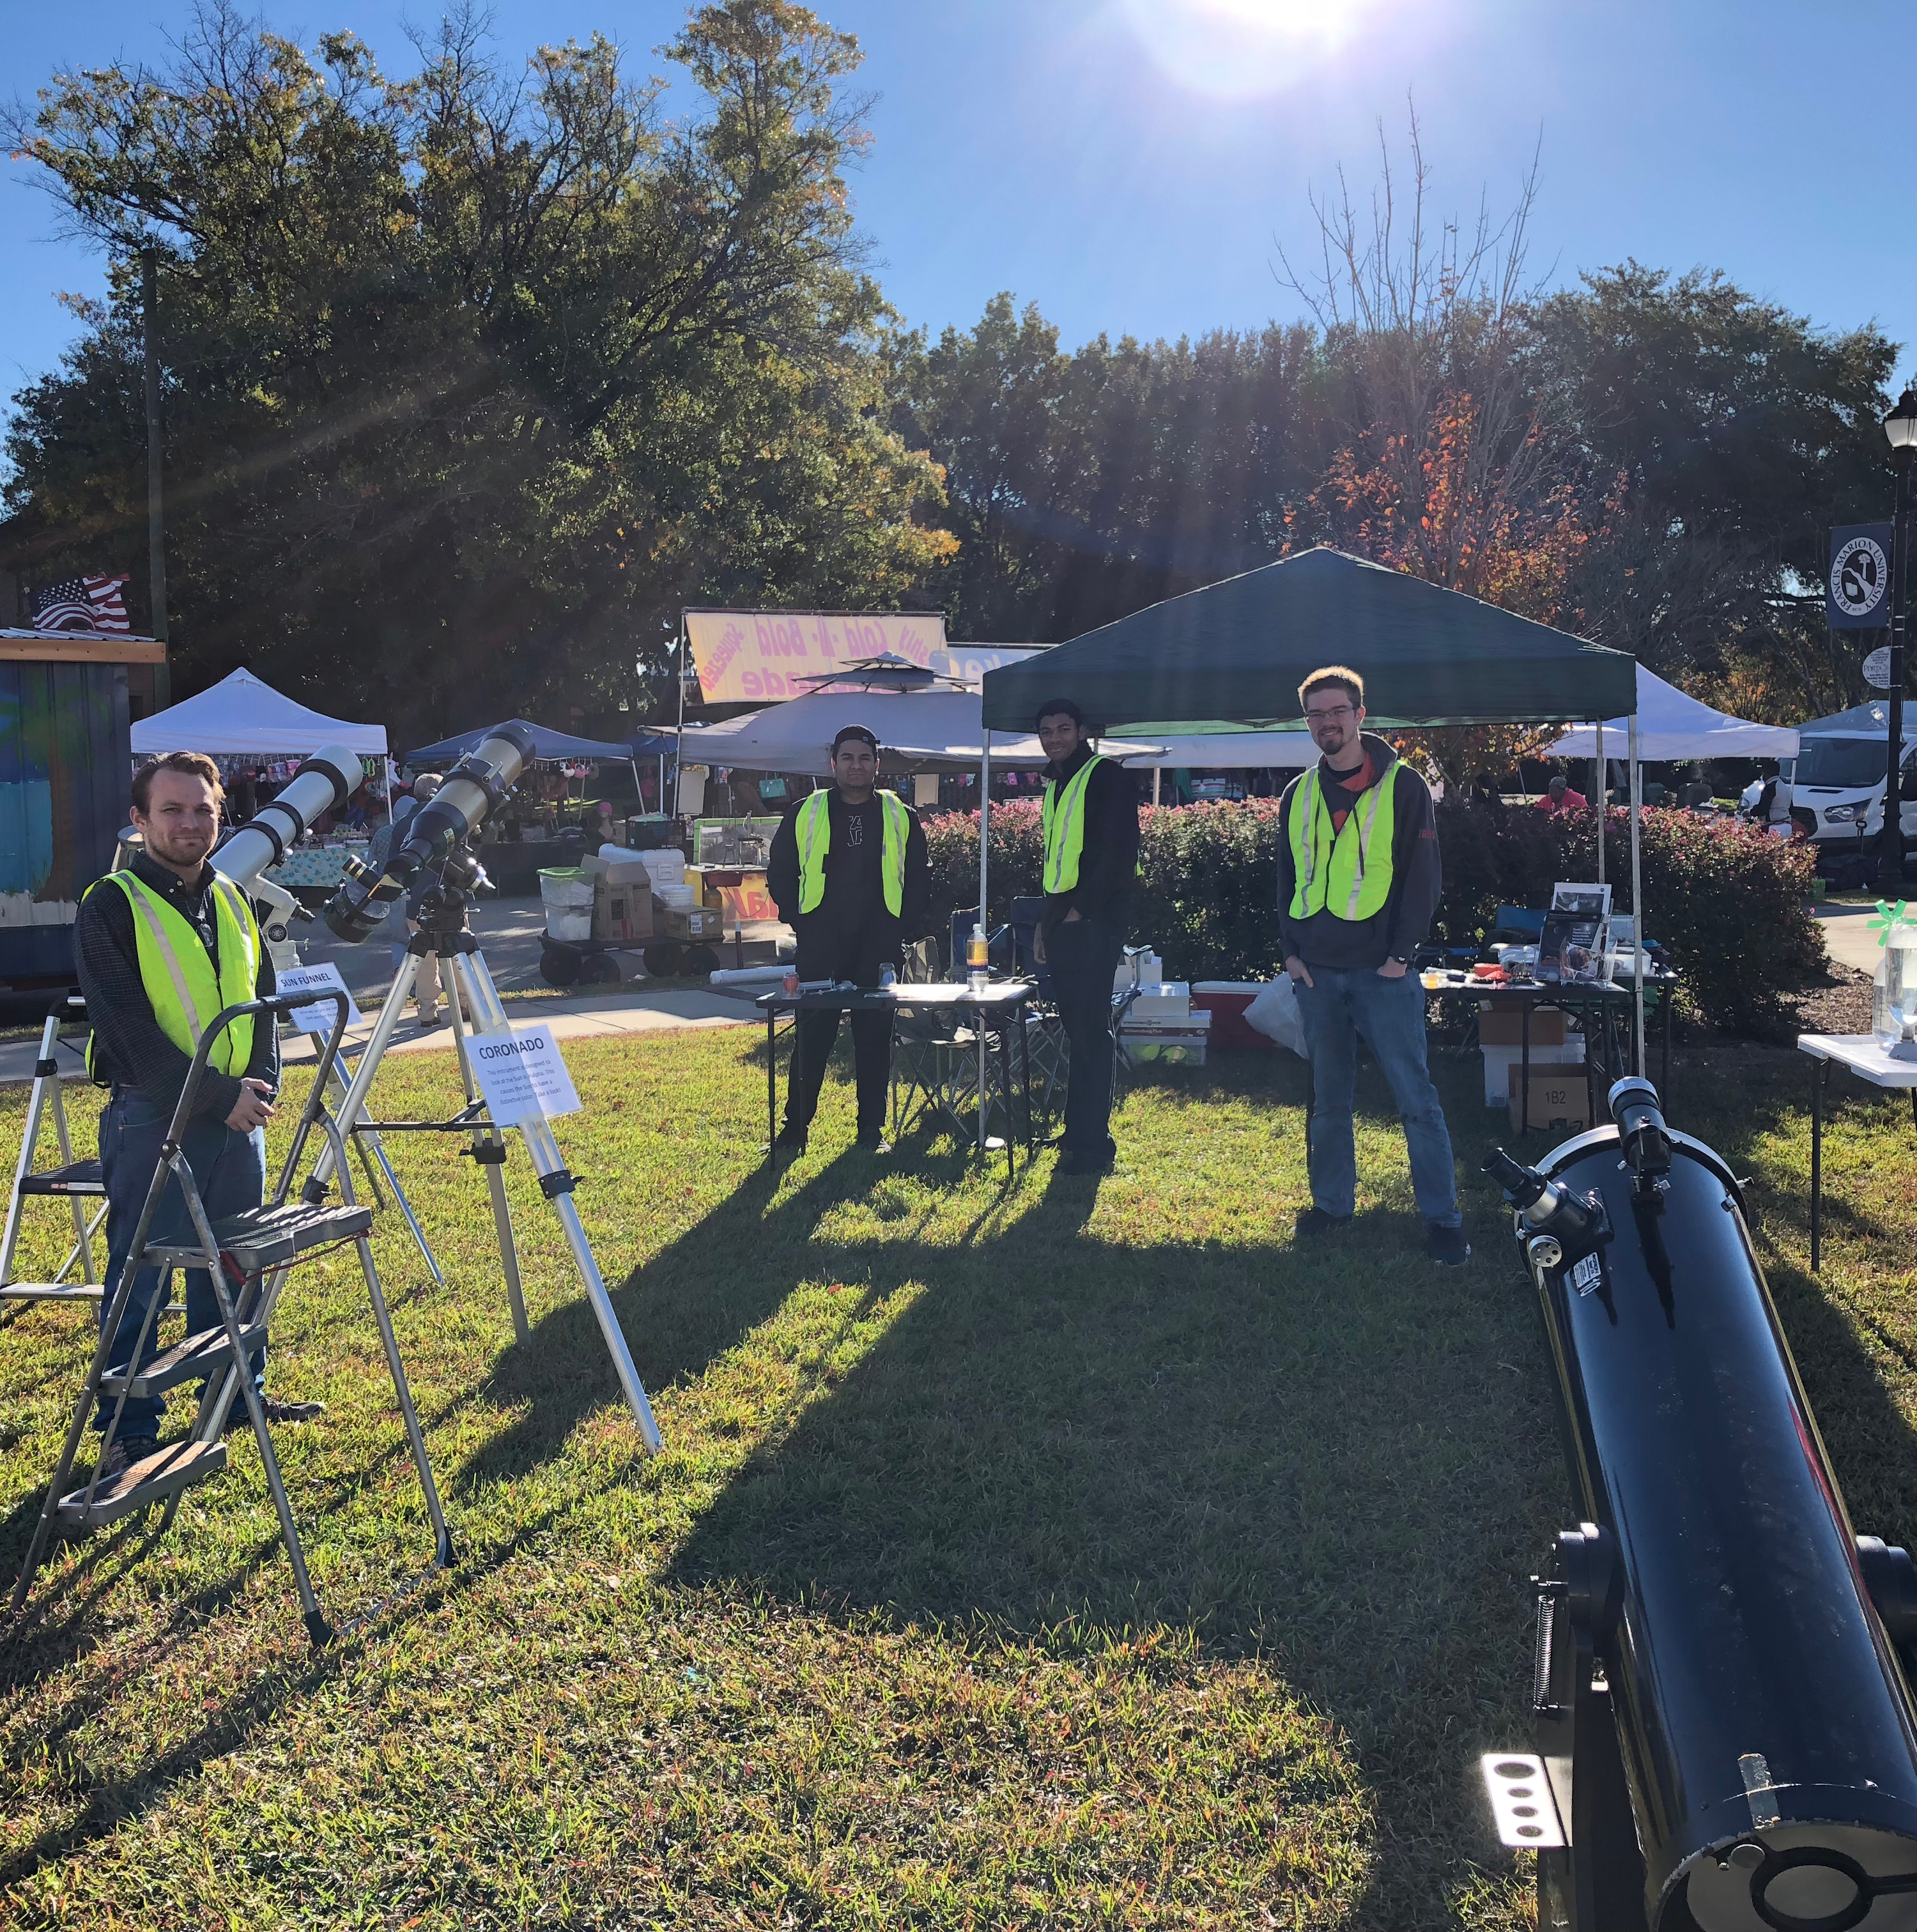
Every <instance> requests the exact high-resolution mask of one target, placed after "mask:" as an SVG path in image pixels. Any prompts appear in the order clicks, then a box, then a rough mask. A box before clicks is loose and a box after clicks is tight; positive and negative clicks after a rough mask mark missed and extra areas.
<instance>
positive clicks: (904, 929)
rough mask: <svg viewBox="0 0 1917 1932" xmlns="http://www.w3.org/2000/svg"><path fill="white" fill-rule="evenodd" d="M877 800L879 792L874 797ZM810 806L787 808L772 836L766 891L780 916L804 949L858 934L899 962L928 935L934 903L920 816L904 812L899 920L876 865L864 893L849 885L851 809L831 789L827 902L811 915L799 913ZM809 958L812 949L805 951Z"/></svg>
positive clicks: (908, 810) (866, 876)
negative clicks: (801, 823)
mask: <svg viewBox="0 0 1917 1932" xmlns="http://www.w3.org/2000/svg"><path fill="white" fill-rule="evenodd" d="M872 796H873V797H874V799H876V798H877V796H878V794H877V792H874V793H873V794H872ZM803 805H805V799H799V800H797V801H796V802H795V803H793V805H790V806H789V807H788V808H787V811H786V814H785V816H784V817H783V818H782V819H781V820H780V821H779V826H778V831H777V832H775V833H774V834H773V835H772V853H771V856H770V857H769V859H767V860H766V890H767V891H769V892H770V893H771V894H772V903H773V904H775V905H776V906H777V907H778V916H779V917H780V918H781V919H784V922H786V924H787V926H790V927H791V928H792V929H793V932H796V933H797V934H798V935H799V941H800V944H801V946H802V947H804V945H805V940H806V938H807V936H808V932H811V931H814V930H817V931H830V932H837V933H839V934H841V935H843V934H849V933H851V932H854V931H856V932H861V933H863V934H865V935H866V937H867V938H868V939H871V940H874V941H877V944H879V945H880V947H881V949H882V950H883V956H886V957H890V958H892V959H894V960H895V958H896V949H897V947H898V942H899V941H901V939H916V938H918V936H919V935H920V934H921V933H922V932H923V931H924V930H925V924H926V905H927V903H928V901H929V900H930V898H931V897H932V872H931V866H930V863H929V860H928V859H927V857H926V834H925V828H924V827H923V826H922V825H920V824H919V814H917V813H916V811H913V809H912V808H911V807H910V805H907V806H906V807H905V885H904V892H903V894H902V895H901V898H900V901H899V908H898V917H897V919H894V918H893V917H892V915H891V914H890V913H889V912H887V911H886V909H885V898H884V892H883V883H882V881H881V880H880V874H879V868H878V867H877V865H876V864H874V865H871V866H870V867H869V868H866V870H865V873H864V880H865V884H864V889H862V891H861V890H859V889H854V888H851V887H850V886H849V885H848V882H847V874H848V871H849V870H850V868H849V867H848V866H847V861H846V838H845V816H846V812H847V805H846V803H845V800H844V798H843V797H841V796H840V794H839V790H838V787H837V786H836V785H834V786H832V787H831V796H830V798H829V801H828V802H827V804H826V812H827V814H829V819H828V822H829V825H830V827H831V833H832V835H831V837H830V838H829V840H828V841H827V843H826V855H825V897H824V898H822V899H821V900H820V901H819V903H818V905H817V907H816V908H815V909H814V910H812V911H811V912H809V913H802V912H801V911H800V910H799V834H798V830H797V826H796V820H797V819H798V816H799V811H800V809H801V808H802V806H803ZM805 950H807V952H808V953H809V952H810V950H811V949H810V948H809V947H808V948H805Z"/></svg>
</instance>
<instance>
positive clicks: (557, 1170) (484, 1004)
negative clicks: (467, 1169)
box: [308, 885, 664, 1454]
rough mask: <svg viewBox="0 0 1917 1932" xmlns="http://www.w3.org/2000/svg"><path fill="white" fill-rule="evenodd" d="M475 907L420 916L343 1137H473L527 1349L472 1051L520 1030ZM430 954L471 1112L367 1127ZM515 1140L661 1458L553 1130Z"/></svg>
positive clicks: (520, 1126)
mask: <svg viewBox="0 0 1917 1932" xmlns="http://www.w3.org/2000/svg"><path fill="white" fill-rule="evenodd" d="M471 904H472V900H471V896H470V895H469V893H468V892H466V891H465V890H464V889H462V888H460V887H458V886H451V885H449V886H446V887H445V888H444V889H443V891H441V892H437V893H436V894H435V895H434V897H433V898H431V899H429V900H428V901H425V902H424V903H423V904H422V905H421V907H419V909H417V910H416V912H415V913H414V917H415V918H416V920H417V922H418V923H419V932H416V933H415V934H414V935H413V938H412V939H411V940H410V941H409V942H408V944H407V950H406V956H405V957H404V959H401V962H400V964H399V969H398V971H397V972H395V974H394V975H393V980H392V986H390V987H389V989H387V992H386V1004H384V1005H383V1007H381V1008H380V1017H379V1019H378V1020H377V1022H375V1024H374V1028H373V1031H372V1034H371V1036H370V1037H369V1038H368V1040H367V1043H366V1047H365V1052H362V1054H361V1055H360V1057H359V1065H358V1067H356V1068H355V1069H354V1071H353V1080H352V1083H351V1085H350V1086H349V1088H347V1094H346V1097H345V1098H344V1100H342V1101H341V1103H340V1106H339V1113H338V1122H339V1129H340V1132H341V1135H342V1136H362V1135H365V1134H368V1133H389V1134H390V1133H456V1134H466V1135H469V1136H471V1137H472V1145H471V1146H470V1147H469V1148H467V1149H466V1153H467V1154H468V1155H469V1157H470V1158H471V1159H472V1160H473V1161H475V1163H478V1166H481V1167H482V1168H483V1169H484V1170H485V1174H486V1184H487V1190H488V1191H489V1192H490V1195H491V1196H492V1203H493V1226H494V1229H496V1232H497V1234H498V1237H499V1262H500V1265H501V1267H502V1268H503V1270H504V1271H505V1283H506V1294H507V1297H508V1300H509V1301H511V1304H512V1325H513V1331H514V1334H515V1335H516V1336H517V1338H518V1340H520V1342H521V1343H526V1342H527V1341H529V1340H530V1339H531V1336H532V1330H531V1328H530V1326H529V1324H528V1322H527V1321H526V1297H525V1292H524V1289H523V1283H522V1280H521V1276H520V1265H519V1246H518V1243H517V1241H516V1240H515V1238H514V1235H513V1228H512V1210H511V1206H510V1205H508V1202H507V1200H506V1191H505V1174H504V1172H503V1169H504V1167H505V1158H506V1144H505V1133H504V1130H502V1129H501V1128H500V1127H499V1126H498V1124H496V1122H494V1121H493V1120H492V1119H491V1118H490V1117H489V1116H488V1115H487V1110H486V1103H485V1102H484V1100H483V1099H482V1098H481V1097H480V1094H479V1089H478V1082H477V1081H476V1080H475V1078H474V1076H473V1072H472V1058H471V1056H470V1055H469V1053H468V1052H467V1049H466V1040H467V1036H468V1034H469V1032H470V1034H472V1035H474V1036H476V1037H486V1036H489V1035H499V1034H504V1035H507V1036H510V1035H511V1031H512V1026H511V1022H510V1021H508V1019H507V1018H506V1013H505V1007H503V1006H502V1004H500V1001H499V991H498V989H497V988H496V987H495V986H494V985H493V977H492V975H491V974H490V973H489V972H488V971H487V968H486V962H485V959H484V956H483V955H482V954H481V952H480V950H479V942H478V941H477V940H476V939H475V938H473V936H472V929H471V927H470V926H469V924H468V923H467V913H468V911H469V908H470V906H471ZM428 953H436V954H437V956H438V958H439V971H440V990H441V991H442V992H443V994H444V995H445V998H446V1010H447V1012H448V1013H449V1016H451V1019H452V1029H453V1042H454V1045H455V1048H456V1049H457V1050H458V1055H459V1071H460V1082H461V1083H462V1085H463V1087H464V1088H465V1091H466V1105H465V1106H463V1108H462V1109H460V1112H458V1113H457V1114H456V1115H454V1116H453V1117H452V1119H451V1120H447V1121H368V1120H367V1119H365V1118H364V1116H365V1112H366V1103H367V1097H368V1094H369V1093H370V1092H371V1089H372V1085H373V1082H374V1078H375V1076H377V1074H378V1073H379V1071H380V1063H381V1062H382V1061H383V1060H384V1059H385V1058H386V1049H387V1048H388V1047H389V1046H390V1045H391V1044H392V1037H393V1034H394V1033H395V1031H396V1030H397V1028H398V1025H399V1023H400V1016H401V1012H402V1010H404V1007H405V1005H406V1002H407V998H408V996H409V995H410V994H411V993H412V991H413V983H414V981H415V980H416V978H417V977H418V976H419V962H420V961H421V960H422V959H423V958H424V957H425V956H426V955H427V954H428ZM516 1131H517V1133H518V1134H519V1135H520V1138H521V1139H523V1141H524V1142H525V1143H526V1152H527V1154H529V1155H530V1156H531V1157H532V1166H533V1168H534V1169H535V1172H537V1173H538V1177H539V1191H540V1193H542V1194H543V1195H544V1196H545V1197H546V1199H547V1200H548V1201H550V1202H551V1203H552V1204H553V1211H555V1212H556V1214H558V1216H559V1225H560V1226H561V1227H562V1229H563V1230H564V1231H565V1239H566V1245H567V1246H568V1247H570V1248H571V1250H572V1258H573V1259H574V1262H576V1263H577V1265H578V1269H579V1273H580V1278H581V1280H583V1282H584V1283H585V1285H586V1299H587V1300H588V1301H589V1302H590V1303H591V1304H592V1313H593V1315H594V1316H595V1318H596V1319H597V1320H598V1325H599V1333H600V1334H601V1336H602V1337H604V1341H605V1345H606V1352H607V1354H608V1355H610V1356H611V1357H612V1361H613V1368H614V1370H616V1372H617V1373H618V1376H619V1386H620V1388H622V1389H623V1390H624V1391H625V1400H626V1402H627V1403H628V1405H629V1406H630V1407H631V1410H632V1413H633V1415H634V1417H636V1418H637V1421H638V1424H639V1433H640V1439H642V1440H643V1442H644V1443H645V1445H646V1449H647V1450H648V1451H649V1452H651V1453H652V1454H658V1451H660V1450H661V1448H664V1439H663V1438H662V1437H661V1436H660V1434H659V1428H658V1424H657V1423H656V1422H655V1421H653V1419H652V1404H651V1403H650V1402H649V1401H648V1400H646V1391H645V1387H644V1385H643V1383H641V1382H640V1379H639V1371H638V1370H637V1367H635V1366H634V1362H633V1360H632V1352H631V1349H628V1347H627V1346H626V1343H625V1334H624V1333H623V1331H622V1330H621V1329H620V1328H619V1316H618V1315H617V1313H616V1312H615V1311H614V1310H613V1305H612V1298H611V1296H610V1295H608V1294H607V1292H606V1284H605V1280H604V1277H603V1276H602V1275H601V1274H600V1272H599V1265H598V1262H597V1261H596V1260H595V1259H594V1257H593V1254H592V1244H591V1243H590V1242H589V1241H588V1240H587V1239H586V1229H585V1226H584V1224H583V1223H582V1222H581V1221H580V1218H579V1210H578V1208H577V1206H576V1205H574V1201H573V1199H572V1190H573V1188H574V1184H575V1183H574V1177H573V1175H571V1172H569V1171H568V1169H567V1167H566V1165H565V1159H564V1157H562V1155H561V1154H560V1152H559V1143H558V1142H557V1141H556V1140H555V1139H553V1130H552V1128H551V1127H550V1125H549V1124H547V1122H546V1121H544V1120H543V1119H541V1118H537V1117H535V1118H532V1119H529V1120H523V1121H520V1122H518V1123H517V1127H516ZM338 1159H339V1156H338V1154H336V1153H335V1151H334V1150H332V1148H329V1149H328V1150H327V1151H326V1153H324V1154H322V1155H321V1156H320V1160H319V1162H318V1163H317V1166H315V1168H314V1178H313V1181H311V1183H309V1184H308V1185H309V1187H316V1186H317V1187H324V1186H325V1185H326V1182H327V1181H328V1180H329V1178H330V1177H331V1174H332V1167H333V1166H334V1164H335V1163H336V1161H337V1160H338Z"/></svg>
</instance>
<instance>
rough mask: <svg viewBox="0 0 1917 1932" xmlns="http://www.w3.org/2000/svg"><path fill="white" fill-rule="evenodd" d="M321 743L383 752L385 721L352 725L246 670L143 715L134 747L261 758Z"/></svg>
mask: <svg viewBox="0 0 1917 1932" xmlns="http://www.w3.org/2000/svg"><path fill="white" fill-rule="evenodd" d="M323 745H348V746H350V748H352V749H353V750H354V751H357V752H359V754H361V755H362V757H380V758H383V757H385V756H386V727H385V725H383V724H348V723H347V722H346V721H345V720H344V719H343V718H329V717H326V715H324V714H323V713H322V712H317V711H309V710H308V709H307V708H306V706H305V705H303V704H299V703H295V701H294V700H293V699H292V698H290V697H284V696H282V695H281V693H279V692H278V691H275V689H274V688H273V687H272V685H270V684H266V683H263V682H262V681H261V680H260V679H258V678H257V677H255V676H254V674H253V673H252V672H251V671H250V670H236V671H234V672H233V673H231V674H230V675H229V676H226V677H223V678H222V679H220V682H218V683H217V684H216V685H214V686H213V688H211V690H210V691H202V692H201V693H200V694H199V696H198V697H189V698H187V699H185V700H183V701H182V702H181V703H178V704H175V705H173V706H170V707H169V709H166V710H165V711H156V712H154V714H153V715H152V716H151V718H142V719H141V720H140V721H139V723H138V724H136V725H135V726H134V727H133V750H134V751H136V752H137V753H139V754H141V755H142V756H143V757H151V756H152V755H153V754H155V753H157V752H160V751H208V752H212V753H215V754H219V753H224V754H228V755H229V756H232V755H238V756H242V757H243V756H245V754H246V753H248V752H249V751H257V752H258V753H259V754H260V756H261V757H282V758H303V757H309V756H310V755H311V754H312V753H314V752H315V751H318V750H319V749H320V748H321V746H323Z"/></svg>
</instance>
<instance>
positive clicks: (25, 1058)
mask: <svg viewBox="0 0 1917 1932" xmlns="http://www.w3.org/2000/svg"><path fill="white" fill-rule="evenodd" d="M756 990H757V989H754V991H756ZM505 1010H506V1014H507V1016H508V1019H511V1022H512V1023H513V1024H514V1025H515V1026H526V1025H537V1024H538V1023H540V1022H544V1023H545V1024H547V1025H550V1027H551V1028H552V1030H553V1038H554V1039H555V1040H609V1039H613V1038H615V1037H617V1036H619V1035H620V1034H640V1033H658V1032H661V1031H666V1030H668V1029H670V1028H675V1027H715V1026H750V1025H755V1024H756V1023H757V1022H758V1020H759V1018H760V1015H759V1013H758V1010H757V1008H756V1007H754V1006H753V1004H751V999H750V998H732V997H729V996H728V995H725V994H723V993H712V992H701V991H700V990H699V989H697V988H696V987H689V988H682V989H674V990H667V991H661V992H646V991H645V990H644V985H643V982H640V983H637V984H635V985H633V986H630V987H628V988H627V989H624V990H622V991H618V992H614V991H611V990H608V991H607V992H603V993H599V994H595V995H592V996H590V997H588V998H580V999H533V1000H515V999H513V998H510V997H508V998H507V999H506V1001H505ZM372 1031H373V1022H371V1020H370V1019H369V1020H368V1021H366V1022H365V1023H364V1024H363V1025H359V1026H357V1027H354V1028H350V1029H349V1031H348V1032H347V1037H346V1045H347V1049H348V1050H349V1051H350V1052H352V1051H356V1050H357V1049H359V1048H360V1047H361V1046H364V1045H365V1043H366V1039H367V1037H368V1034H371V1032H372ZM452 1043H453V1035H452V1028H451V1027H449V1026H442V1027H440V1028H436V1029H435V1030H434V1031H432V1032H431V1033H422V1031H420V1030H419V1027H418V1026H417V1025H416V1024H415V1023H414V1022H413V1020H412V1019H410V1018H409V1019H405V1020H403V1021H402V1022H401V1024H400V1028H399V1033H398V1037H397V1038H395V1040H394V1042H393V1044H392V1047H391V1049H389V1050H390V1051H391V1052H394V1053H434V1052H451V1051H452ZM84 1050H85V1046H84V1040H83V1038H75V1039H74V1040H71V1042H68V1043H62V1047H61V1050H60V1053H59V1056H58V1057H59V1060H60V1076H61V1078H62V1079H63V1080H84V1079H86V1064H85V1061H84V1059H83V1053H84ZM280 1052H281V1058H282V1059H283V1060H284V1061H285V1063H286V1064H287V1065H288V1066H291V1067H297V1066H299V1065H300V1064H302V1062H310V1061H313V1060H314V1059H316V1058H318V1054H319V1049H318V1048H317V1046H315V1045H314V1043H313V1041H312V1040H311V1037H308V1036H305V1035H302V1037H300V1038H299V1039H297V1040H283V1041H282V1043H281V1049H280ZM39 1054H40V1042H39V1040H37V1038H35V1039H32V1040H10V1041H8V1042H7V1043H5V1045H0V1084H5V1083H6V1082H26V1081H29V1080H31V1079H32V1078H33V1064H34V1061H35V1060H36V1059H37V1058H38V1057H39Z"/></svg>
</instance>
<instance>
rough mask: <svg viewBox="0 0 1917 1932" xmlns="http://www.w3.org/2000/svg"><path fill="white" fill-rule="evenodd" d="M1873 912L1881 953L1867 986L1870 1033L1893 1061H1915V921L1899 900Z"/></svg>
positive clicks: (1916, 941)
mask: <svg viewBox="0 0 1917 1932" xmlns="http://www.w3.org/2000/svg"><path fill="white" fill-rule="evenodd" d="M1877 910H1878V912H1879V914H1880V915H1881V916H1882V926H1883V932H1882V948H1883V950H1882V951H1881V952H1880V953H1879V954H1878V956H1877V970H1876V974H1875V976H1874V977H1873V980H1872V983H1871V987H1870V1031H1871V1032H1872V1033H1873V1034H1875V1035H1876V1041H1877V1044H1878V1045H1879V1046H1881V1047H1882V1049H1884V1051H1885V1052H1886V1053H1888V1055H1890V1057H1891V1058H1892V1059H1893V1060H1912V1061H1917V920H1913V919H1912V917H1911V916H1909V915H1907V914H1906V913H1905V912H1904V909H1903V902H1902V901H1898V903H1897V906H1896V907H1895V908H1894V909H1893V908H1891V907H1888V906H1886V905H1884V904H1881V903H1880V904H1879V906H1878V907H1877ZM1871 923H1872V924H1873V925H1876V923H1878V922H1877V921H1876V920H1874V919H1873V921H1872V922H1871Z"/></svg>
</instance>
